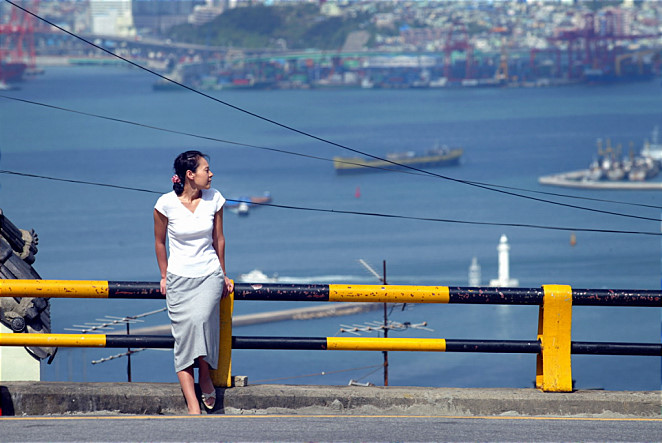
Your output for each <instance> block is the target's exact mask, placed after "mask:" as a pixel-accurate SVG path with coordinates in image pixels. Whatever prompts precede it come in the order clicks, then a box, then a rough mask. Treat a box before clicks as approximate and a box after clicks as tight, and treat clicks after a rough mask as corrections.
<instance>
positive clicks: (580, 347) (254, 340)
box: [0, 333, 662, 356]
mask: <svg viewBox="0 0 662 443" xmlns="http://www.w3.org/2000/svg"><path fill="white" fill-rule="evenodd" d="M174 343H175V340H174V338H173V337H172V336H163V335H114V334H112V335H106V334H11V333H9V334H0V346H46V347H50V346H52V347H70V348H76V347H83V348H166V349H167V348H172V347H173V346H174ZM232 349H272V350H273V349H280V350H298V351H301V350H305V351H420V352H494V353H517V354H539V353H540V352H541V350H542V346H541V344H540V341H538V340H535V341H530V340H457V339H444V338H439V339H429V338H377V337H259V336H246V337H241V336H238V337H237V336H235V337H232ZM571 350H572V353H573V354H584V355H586V354H590V355H640V356H662V344H656V343H648V344H647V343H600V342H572V343H571Z"/></svg>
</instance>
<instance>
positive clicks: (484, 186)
mask: <svg viewBox="0 0 662 443" xmlns="http://www.w3.org/2000/svg"><path fill="white" fill-rule="evenodd" d="M5 2H7V3H9V4H11V5H12V6H14V7H16V8H18V9H20V10H22V11H24V12H25V13H27V14H29V15H31V16H33V17H35V18H37V19H38V20H41V21H43V22H44V23H47V24H49V25H50V26H53V27H54V28H56V29H58V30H60V31H62V32H64V33H65V34H68V35H70V36H72V37H74V38H76V39H78V40H81V41H83V42H84V43H86V44H88V45H90V46H93V47H95V48H97V49H99V50H101V51H103V52H105V53H107V54H109V55H110V56H112V57H116V58H118V59H120V60H122V61H124V62H126V63H128V64H130V65H132V66H135V67H137V68H139V69H141V70H143V71H145V72H148V73H150V74H152V75H155V76H157V77H159V78H161V79H163V80H166V81H168V82H171V83H173V84H175V85H178V86H179V87H181V88H184V89H187V90H189V91H191V92H193V93H195V94H198V95H200V96H203V97H205V98H208V99H210V100H213V101H215V102H217V103H220V104H222V105H224V106H227V107H229V108H232V109H234V110H236V111H239V112H242V113H245V114H247V115H250V116H252V117H255V118H257V119H260V120H263V121H265V122H268V123H271V124H273V125H276V126H279V127H281V128H284V129H287V130H289V131H292V132H295V133H298V134H300V135H303V136H305V137H309V138H312V139H314V140H317V141H320V142H323V143H327V144H330V145H332V146H336V147H338V148H341V149H344V150H347V151H351V152H353V153H355V154H360V155H363V156H366V157H370V158H373V159H376V160H381V161H385V162H387V163H389V164H391V165H394V166H398V167H400V168H404V169H406V170H409V171H416V172H418V173H421V174H426V175H431V176H434V177H438V178H441V179H444V180H449V181H453V182H456V183H462V184H466V185H469V186H474V187H477V188H481V189H485V190H489V191H493V192H498V193H502V194H506V195H510V196H513V197H519V198H524V199H529V200H533V201H539V202H541V203H548V204H553V205H558V206H563V207H568V208H574V209H580V210H590V211H593V212H600V213H604V214H610V215H616V216H624V217H631V218H638V219H643V220H654V221H659V220H658V219H653V218H649V217H641V216H635V215H629V214H621V213H617V212H612V211H603V210H598V209H591V208H585V207H582V206H578V205H571V204H567V203H560V202H555V201H552V200H546V199H541V198H537V197H531V196H528V195H522V194H518V193H515V192H510V191H506V190H504V189H514V188H508V187H496V186H493V185H489V184H484V183H480V182H473V181H468V180H461V179H456V178H453V177H449V176H445V175H441V174H436V173H433V172H430V171H426V170H423V169H419V168H416V167H413V166H410V165H405V164H401V163H398V162H395V161H392V160H390V159H387V158H382V157H379V156H376V155H373V154H370V153H367V152H363V151H361V150H358V149H354V148H351V147H348V146H345V145H342V144H339V143H336V142H334V141H331V140H328V139H325V138H322V137H319V136H316V135H314V134H311V133H309V132H306V131H302V130H300V129H297V128H294V127H292V126H289V125H286V124H284V123H280V122H278V121H276V120H273V119H270V118H268V117H264V116H262V115H260V114H257V113H255V112H252V111H249V110H247V109H244V108H241V107H239V106H236V105H233V104H231V103H229V102H226V101H224V100H221V99H219V98H216V97H213V96H211V95H209V94H206V93H204V92H202V91H199V90H197V89H195V88H192V87H190V86H187V85H185V84H183V83H180V82H177V81H175V80H172V79H170V78H168V77H166V76H164V75H162V74H159V73H158V72H156V71H153V70H151V69H149V68H147V67H145V66H142V65H141V64H139V63H136V62H133V61H131V60H129V59H127V58H125V57H122V56H121V55H118V54H115V53H114V52H113V51H110V50H108V49H106V48H104V47H102V46H99V45H97V44H95V43H93V42H91V41H89V40H87V39H85V38H83V37H81V36H79V35H77V34H75V33H73V32H71V31H68V30H66V29H64V28H62V27H61V26H58V25H56V24H55V23H53V22H51V21H49V20H47V19H45V18H43V17H41V16H39V15H38V14H36V13H34V12H32V11H30V10H28V9H26V8H23V7H21V6H19V5H18V4H16V3H15V2H13V1H11V0H5ZM297 155H303V154H297Z"/></svg>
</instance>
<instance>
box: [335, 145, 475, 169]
mask: <svg viewBox="0 0 662 443" xmlns="http://www.w3.org/2000/svg"><path fill="white" fill-rule="evenodd" d="M462 153H463V150H462V148H447V147H445V146H444V147H435V148H433V149H430V150H428V151H427V152H424V153H417V152H414V151H406V152H396V153H391V154H387V155H386V159H375V158H360V157H334V158H333V167H334V168H335V170H336V173H337V174H353V173H362V172H375V171H384V170H398V169H407V168H408V167H411V168H434V167H439V166H453V165H457V164H459V163H460V158H461V157H462Z"/></svg>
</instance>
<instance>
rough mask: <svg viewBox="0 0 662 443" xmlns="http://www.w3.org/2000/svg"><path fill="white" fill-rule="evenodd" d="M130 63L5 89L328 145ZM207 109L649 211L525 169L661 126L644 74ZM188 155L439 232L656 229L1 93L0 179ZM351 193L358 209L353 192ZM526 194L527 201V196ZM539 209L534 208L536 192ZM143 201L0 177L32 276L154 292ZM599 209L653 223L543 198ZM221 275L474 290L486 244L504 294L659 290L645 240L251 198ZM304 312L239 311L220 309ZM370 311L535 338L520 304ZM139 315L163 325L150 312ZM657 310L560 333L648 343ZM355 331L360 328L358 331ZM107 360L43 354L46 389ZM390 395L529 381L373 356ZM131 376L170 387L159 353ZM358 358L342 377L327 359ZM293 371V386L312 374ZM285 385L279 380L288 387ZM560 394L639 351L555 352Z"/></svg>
mask: <svg viewBox="0 0 662 443" xmlns="http://www.w3.org/2000/svg"><path fill="white" fill-rule="evenodd" d="M153 81H154V79H153V78H152V77H150V76H149V75H148V74H146V73H144V72H140V71H137V70H124V69H117V68H49V69H48V70H47V72H46V74H45V75H44V76H42V77H39V78H36V79H34V80H30V81H28V82H26V83H24V84H23V85H22V88H21V89H20V90H19V91H12V92H6V93H5V94H6V95H11V96H14V97H20V98H23V99H26V100H34V101H37V102H42V103H47V104H50V105H55V106H60V107H65V108H71V109H75V110H77V111H81V112H88V113H95V114H101V115H105V116H110V117H115V118H121V119H126V120H131V121H135V122H140V123H142V124H145V125H151V126H157V127H161V128H168V129H172V130H176V131H182V132H188V133H193V134H198V135H202V136H207V137H213V138H217V139H223V140H229V141H233V142H238V143H245V144H250V145H256V146H263V147H268V148H277V149H283V150H287V151H295V152H299V153H302V154H306V155H314V156H318V157H324V158H328V159H330V158H331V157H333V156H334V155H346V154H348V153H347V152H344V151H343V150H341V149H340V148H338V147H334V146H330V145H328V144H323V143H321V142H319V141H316V140H313V139H311V138H307V137H304V136H302V135H300V134H295V133H293V132H291V131H287V130H285V129H283V128H280V127H277V126H274V125H272V124H269V123H267V122H264V121H261V120H258V119H256V118H254V117H251V116H249V115H246V114H243V113H240V112H238V111H236V110H233V109H231V108H229V107H226V106H223V105H221V104H219V103H216V102H213V101H211V100H209V99H205V98H203V97H200V96H197V95H195V94H192V93H190V92H181V93H179V92H176V93H162V92H161V93H159V92H153V91H152V89H151V84H152V83H153ZM212 94H213V95H214V96H216V97H218V98H220V99H221V100H224V101H227V102H229V103H231V104H233V105H235V106H238V107H242V108H245V109H248V110H250V111H251V112H254V113H257V114H260V115H262V116H264V117H267V118H270V119H273V120H277V121H279V122H281V123H283V124H285V125H289V126H292V127H295V128H297V129H299V130H302V131H306V132H309V133H312V134H315V135H316V136H319V137H323V138H326V139H329V140H332V141H334V142H336V143H339V144H343V145H346V146H349V147H352V148H354V149H359V150H362V151H367V152H370V153H372V154H375V155H383V154H385V153H387V152H390V151H399V150H409V149H420V150H423V149H426V148H428V147H431V146H433V145H434V143H435V142H437V141H439V142H441V143H446V144H448V145H450V146H456V145H459V146H462V147H463V148H464V149H465V155H464V159H463V163H462V165H460V166H459V167H452V168H440V169H435V170H434V172H436V173H438V174H442V175H446V176H450V177H453V178H457V179H462V180H473V181H480V182H488V183H493V184H498V185H504V186H514V187H520V188H526V189H530V190H534V191H550V192H561V193H565V194H571V195H576V196H586V197H592V198H601V199H611V200H619V201H628V202H638V203H644V204H648V205H657V206H661V205H662V194H660V192H656V191H638V192H637V191H589V190H572V189H567V190H566V189H560V188H549V187H543V186H540V185H538V183H537V179H538V177H539V176H540V175H545V174H549V173H554V172H562V171H567V170H574V169H582V168H585V167H586V166H587V165H588V164H589V163H590V162H591V160H592V159H593V157H594V155H595V153H596V139H597V138H602V139H606V138H611V140H612V144H614V145H615V144H617V143H622V144H623V146H624V147H625V150H627V149H628V146H629V143H630V141H632V142H634V146H635V148H636V149H637V150H638V149H639V148H640V147H641V144H642V142H643V140H644V139H645V138H647V137H650V133H651V131H652V129H653V127H654V126H655V125H662V106H661V103H662V102H661V100H660V99H661V98H662V97H661V94H662V88H660V84H659V81H652V82H647V83H635V84H629V85H613V86H593V87H589V86H573V87H565V88H541V89H476V90H340V91H325V90H316V91H221V92H214V93H212ZM188 148H197V149H201V150H203V151H205V152H207V153H209V154H210V156H211V166H212V170H213V171H214V173H215V174H216V175H215V177H214V186H215V187H217V188H218V189H220V190H221V191H222V192H223V193H224V194H225V195H226V197H228V198H238V197H240V196H243V195H259V194H262V193H263V192H264V191H270V192H271V193H272V195H273V197H274V203H277V204H282V205H290V206H297V207H305V208H319V209H333V210H337V211H338V210H342V211H361V212H368V213H382V214H397V215H404V216H413V217H425V218H439V219H447V220H456V221H479V222H491V223H517V224H533V225H545V226H556V227H568V228H572V229H579V228H590V229H612V230H628V231H644V232H659V231H660V223H659V222H656V221H645V220H636V219H632V218H623V217H615V216H609V215H604V214H598V213H594V212H589V211H581V210H577V209H570V208H563V207H559V206H554V205H550V204H545V203H540V202H535V201H532V200H525V199H521V198H515V197H513V196H508V195H504V194H499V193H495V192H490V191H486V190H482V189H478V188H475V187H470V186H467V185H463V184H458V183H455V182H452V181H448V180H443V179H440V178H433V177H421V176H415V175H411V174H401V173H382V174H366V175H360V176H351V177H346V176H341V177H339V176H336V175H335V173H334V171H333V167H332V163H330V162H329V161H321V160H314V159H309V158H303V157H297V156H291V155H285V154H281V153H275V152H269V151H266V150H260V149H255V148H248V147H239V146H236V145H232V144H227V143H219V142H215V141H209V140H203V139H199V138H193V137H189V136H185V135H176V134H172V133H167V132H162V131H156V130H154V129H148V128H144V127H137V126H131V125H126V124H121V123H118V122H111V121H107V120H100V119H96V118H91V117H89V116H83V115H76V114H71V113H66V112H62V111H57V110H53V109H48V108H44V107H39V106H35V105H29V104H24V103H18V102H14V101H9V100H5V99H0V152H1V154H2V157H1V159H0V169H7V170H13V171H19V172H27V173H33V174H41V175H47V176H53V177H60V178H67V179H75V180H85V181H94V182H102V183H110V184H116V185H121V186H128V187H137V188H142V189H147V190H153V191H157V192H167V191H169V190H170V182H169V178H170V176H171V174H172V172H171V164H172V159H173V158H174V156H175V155H176V154H178V153H179V152H181V151H183V150H185V149H188ZM357 188H359V189H360V194H361V196H360V198H356V197H355V191H356V189H357ZM533 195H534V196H536V195H535V194H533ZM537 197H543V198H551V197H544V196H539V195H537ZM156 198H157V194H153V193H148V192H137V191H127V190H119V189H111V188H102V187H96V186H87V185H78V184H71V183H63V182H56V181H48V180H42V179H33V178H25V177H17V176H11V175H5V174H3V175H0V208H2V209H3V211H4V212H5V214H6V215H7V216H8V217H9V218H10V219H11V220H12V221H13V222H14V223H15V224H16V225H17V226H19V227H21V228H25V229H30V228H34V229H35V231H37V233H38V234H39V253H38V254H37V261H36V263H35V268H36V269H37V271H38V272H39V273H40V275H41V276H42V277H43V278H47V279H99V280H137V281H156V280H157V278H158V270H157V266H156V261H155V258H154V252H153V234H152V218H151V217H152V212H151V211H152V206H153V204H154V201H155V200H156ZM552 199H554V200H559V201H563V202H566V203H570V204H576V205H580V206H588V207H592V208H598V209H602V210H609V211H617V212H627V213H630V214H636V215H642V216H646V217H652V218H659V217H660V210H659V209H646V208H638V207H633V206H625V205H618V204H613V203H597V202H586V201H581V200H567V199H559V198H552ZM225 231H226V235H227V238H228V245H227V263H228V265H227V268H228V272H229V274H230V276H232V277H236V276H237V275H239V274H241V273H245V272H248V271H250V270H252V269H256V268H257V269H261V270H262V271H264V272H265V273H267V274H273V273H278V275H279V276H281V277H284V278H292V279H294V278H296V279H304V280H306V281H312V282H319V283H343V282H354V283H374V282H375V280H374V279H373V278H372V277H371V276H370V275H369V274H368V273H367V272H366V271H365V270H364V269H363V267H362V266H361V265H360V264H359V263H358V259H360V258H363V259H365V260H366V261H368V262H369V263H371V264H372V265H373V266H374V267H375V268H377V269H379V270H381V263H382V261H383V260H386V262H387V272H388V281H389V283H391V284H424V285H427V284H440V285H451V286H454V285H457V286H466V285H467V284H468V283H467V273H468V267H469V264H470V262H471V259H472V257H477V258H478V261H479V263H480V265H481V266H482V281H483V283H484V284H487V283H488V281H489V280H490V279H492V278H496V276H497V253H496V246H497V243H498V240H499V237H500V236H501V234H506V235H507V236H508V238H509V241H510V245H511V251H510V252H511V255H510V260H511V261H510V269H511V276H512V277H513V278H517V279H519V282H520V286H522V287H539V286H541V285H542V284H549V283H555V284H569V285H572V286H573V287H577V288H632V289H658V288H659V287H660V274H661V272H660V270H661V266H660V257H661V253H660V245H661V241H660V238H659V237H656V236H648V235H626V234H604V233H590V232H582V231H576V236H577V244H576V246H574V247H572V246H570V244H569V239H570V231H563V230H543V229H531V228H523V227H504V226H479V225H469V224H462V223H449V222H446V223H441V222H431V221H415V220H406V219H396V218H379V217H368V216H358V215H347V214H334V213H328V212H326V213H325V212H310V211H300V210H292V209H279V208H259V209H256V210H255V211H253V212H252V213H251V214H250V215H249V216H248V217H246V218H239V217H237V216H236V215H235V214H232V213H227V214H226V216H225ZM163 305H164V304H163V303H162V302H157V301H125V300H115V301H109V300H65V299H60V300H53V301H52V317H53V330H54V332H67V331H66V330H65V328H71V327H72V325H75V324H82V323H84V322H94V321H95V320H96V319H98V318H103V317H104V316H106V315H113V316H125V315H135V314H139V313H142V312H147V311H151V310H154V309H158V308H160V307H162V306H163ZM296 306H309V305H306V304H302V303H285V302H279V303H274V302H238V303H237V304H236V306H235V314H245V313H250V312H258V311H267V310H275V309H287V308H292V307H296ZM381 315H382V314H381V311H375V312H370V313H365V314H360V315H355V316H350V317H342V318H329V319H321V320H313V321H292V322H282V323H273V324H265V325H258V326H251V327H242V328H236V329H235V331H234V333H235V335H258V336H261V335H276V336H290V335H297V336H312V337H324V336H332V335H336V334H339V329H340V327H341V326H340V325H341V324H363V323H365V322H368V321H374V320H380V319H381V318H382V317H381ZM391 319H393V320H396V321H400V322H404V321H410V322H412V323H416V322H421V321H426V322H427V323H428V326H429V327H430V328H432V329H434V332H428V331H417V330H414V331H412V330H409V331H407V332H392V333H391V334H390V336H392V337H394V336H395V337H421V338H437V337H439V338H455V339H520V340H532V339H535V336H536V333H537V307H512V306H511V307H508V306H475V305H469V306H461V305H416V306H410V309H407V310H405V311H400V310H396V311H394V312H393V313H392V315H391ZM145 320H146V321H145V323H144V324H145V325H154V324H165V323H167V321H168V320H167V317H166V315H165V314H163V313H162V314H158V315H154V316H150V317H147V318H146V319H145ZM660 323H661V322H660V310H659V309H650V308H608V307H594V308H585V307H576V308H574V309H573V340H577V341H616V342H648V343H654V342H659V340H660ZM373 336H374V334H373ZM118 352H121V350H114V349H86V350H80V349H76V350H67V349H61V350H60V352H59V353H58V355H57V357H56V358H55V360H54V362H53V363H52V364H51V365H46V364H44V365H43V366H42V378H43V379H45V380H79V381H83V380H86V381H121V380H125V379H126V360H125V359H117V360H113V361H111V362H107V363H102V364H96V365H92V364H91V363H90V362H91V361H92V360H95V359H99V358H102V357H107V356H109V355H111V354H115V353H118ZM389 360H390V369H389V382H390V384H391V385H421V386H460V387H529V386H531V385H532V383H533V380H534V379H535V356H533V355H519V354H513V355H496V354H459V353H456V354H453V353H436V354H435V353H395V352H392V353H389ZM381 362H382V355H381V353H378V352H313V351H235V352H234V353H233V373H234V374H240V375H248V377H249V381H252V382H257V381H265V380H274V379H281V380H278V382H279V383H306V384H347V382H348V381H349V379H357V380H359V379H360V380H361V381H364V382H365V381H370V382H373V383H376V384H381V383H382V372H381V369H380V368H378V367H377V368H367V367H371V366H376V365H379V364H381ZM132 363H133V380H135V381H173V382H174V381H176V378H175V375H174V371H173V368H172V355H171V351H154V350H149V351H144V352H141V353H138V354H135V355H134V356H133V360H132ZM352 368H364V369H357V370H352V371H346V372H338V371H344V370H346V369H352ZM322 372H324V373H325V375H315V376H308V377H301V376H302V375H312V374H320V373H322ZM292 377H296V378H292ZM573 378H574V379H575V380H576V386H577V387H579V388H605V389H660V359H659V358H653V357H612V356H597V357H596V356H590V357H589V356H573Z"/></svg>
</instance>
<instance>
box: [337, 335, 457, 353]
mask: <svg viewBox="0 0 662 443" xmlns="http://www.w3.org/2000/svg"><path fill="white" fill-rule="evenodd" d="M326 348H327V350H329V351H427V352H445V351H446V340H444V339H443V338H438V339H435V338H377V337H327V338H326Z"/></svg>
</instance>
